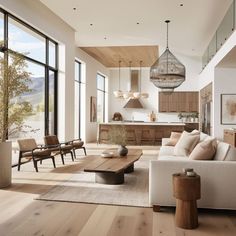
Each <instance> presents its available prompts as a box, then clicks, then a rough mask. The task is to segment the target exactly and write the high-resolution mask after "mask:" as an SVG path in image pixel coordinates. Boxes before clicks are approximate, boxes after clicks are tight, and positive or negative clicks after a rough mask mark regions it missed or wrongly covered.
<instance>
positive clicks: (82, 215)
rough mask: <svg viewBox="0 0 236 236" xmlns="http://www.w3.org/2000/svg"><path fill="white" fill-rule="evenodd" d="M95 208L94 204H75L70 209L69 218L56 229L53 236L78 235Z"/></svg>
mask: <svg viewBox="0 0 236 236" xmlns="http://www.w3.org/2000/svg"><path fill="white" fill-rule="evenodd" d="M96 208H97V205H95V204H76V205H75V207H74V208H73V209H71V212H70V216H69V217H68V218H67V219H65V221H64V222H63V224H61V225H60V226H59V227H58V230H57V232H56V233H55V234H54V235H55V236H64V235H66V236H73V235H78V234H79V233H80V232H81V230H82V229H83V227H84V225H85V224H86V223H87V221H88V220H89V218H90V217H91V215H92V214H93V212H94V211H95V210H96Z"/></svg>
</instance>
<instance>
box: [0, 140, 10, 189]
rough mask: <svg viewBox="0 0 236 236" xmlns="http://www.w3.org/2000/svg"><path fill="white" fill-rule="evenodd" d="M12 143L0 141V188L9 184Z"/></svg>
mask: <svg viewBox="0 0 236 236" xmlns="http://www.w3.org/2000/svg"><path fill="white" fill-rule="evenodd" d="M11 158H12V143H11V142H3V143H0V188H5V187H8V186H9V185H11V165H12V160H11Z"/></svg>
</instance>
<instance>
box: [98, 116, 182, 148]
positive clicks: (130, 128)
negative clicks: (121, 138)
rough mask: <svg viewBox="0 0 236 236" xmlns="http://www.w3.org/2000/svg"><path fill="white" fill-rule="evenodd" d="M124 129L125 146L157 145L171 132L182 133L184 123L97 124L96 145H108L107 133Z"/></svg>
mask: <svg viewBox="0 0 236 236" xmlns="http://www.w3.org/2000/svg"><path fill="white" fill-rule="evenodd" d="M112 127H115V128H117V129H119V128H120V127H124V128H125V131H126V136H127V145H159V144H160V143H161V139H162V138H168V137H170V134H171V132H183V130H184V129H185V123H177V122H176V123H175V122H173V123H172V122H170V123H168V122H135V121H134V122H121V121H117V122H108V123H101V124H99V128H98V143H110V140H109V131H110V130H111V129H112Z"/></svg>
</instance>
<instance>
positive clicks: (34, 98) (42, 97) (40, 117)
mask: <svg viewBox="0 0 236 236" xmlns="http://www.w3.org/2000/svg"><path fill="white" fill-rule="evenodd" d="M0 41H2V42H3V43H2V44H4V47H1V48H0V53H3V54H4V57H5V58H9V60H8V63H10V62H11V54H12V53H15V52H17V53H19V54H21V55H22V56H23V57H24V60H25V62H26V65H27V66H26V68H25V69H26V70H27V71H28V72H30V83H29V84H28V87H29V88H30V91H29V92H26V93H24V94H23V95H21V96H20V97H16V98H15V99H14V100H15V101H17V100H20V101H25V102H27V103H29V104H30V106H31V109H32V112H31V113H30V114H29V115H28V116H27V117H25V118H24V126H23V127H24V128H23V129H22V131H21V132H17V133H14V135H9V139H17V138H22V137H34V138H36V139H42V137H43V136H44V135H47V134H56V133H57V74H58V70H57V55H58V45H57V43H56V42H55V41H54V40H52V39H50V38H49V37H47V36H46V35H44V34H43V33H41V32H39V31H38V30H36V29H34V28H33V27H32V26H30V25H28V24H26V23H25V22H23V21H21V20H19V19H18V18H16V17H15V16H13V15H11V14H10V13H8V12H6V11H5V10H3V9H0Z"/></svg>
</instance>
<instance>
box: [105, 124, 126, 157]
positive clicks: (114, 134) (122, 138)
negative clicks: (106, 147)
mask: <svg viewBox="0 0 236 236" xmlns="http://www.w3.org/2000/svg"><path fill="white" fill-rule="evenodd" d="M108 138H109V141H110V143H112V144H118V145H119V147H118V154H119V155H120V156H126V155H127V154H128V148H127V147H126V142H127V134H126V129H125V126H123V125H119V126H112V127H111V129H110V130H109V134H108Z"/></svg>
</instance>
